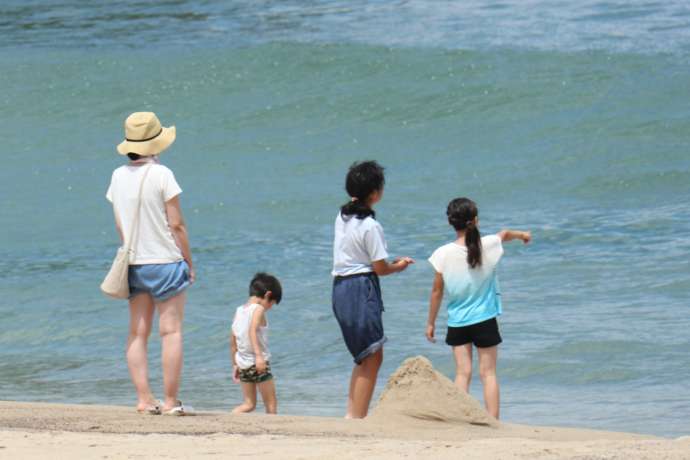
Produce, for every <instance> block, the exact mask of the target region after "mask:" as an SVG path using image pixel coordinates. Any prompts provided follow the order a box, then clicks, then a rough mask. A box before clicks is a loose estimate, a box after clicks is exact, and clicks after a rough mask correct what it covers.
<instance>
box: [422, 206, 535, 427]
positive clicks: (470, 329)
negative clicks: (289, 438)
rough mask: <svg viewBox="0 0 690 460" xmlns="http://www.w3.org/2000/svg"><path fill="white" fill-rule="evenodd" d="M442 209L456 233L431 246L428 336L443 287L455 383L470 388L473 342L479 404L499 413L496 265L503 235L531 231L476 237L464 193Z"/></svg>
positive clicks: (473, 213) (474, 213)
mask: <svg viewBox="0 0 690 460" xmlns="http://www.w3.org/2000/svg"><path fill="white" fill-rule="evenodd" d="M446 214H447V216H448V223H449V224H450V225H452V226H453V228H454V229H455V234H456V237H457V239H456V240H455V241H453V242H451V243H448V244H445V245H443V246H441V247H440V248H438V249H436V250H435V251H434V253H433V254H432V255H431V257H430V258H429V262H430V263H431V265H432V266H433V267H434V270H435V272H436V273H435V276H434V284H433V287H432V289H431V299H430V302H429V319H428V323H427V327H426V337H427V339H428V340H429V341H430V342H435V341H436V340H435V338H434V330H435V324H436V317H437V315H438V310H439V307H440V306H441V300H443V294H444V291H445V292H447V293H448V333H447V335H446V343H447V344H448V345H450V346H451V347H453V355H454V356H455V368H456V375H455V384H456V385H457V386H458V387H460V388H462V389H463V390H464V391H465V392H469V388H470V379H471V377H472V344H474V346H475V347H476V348H477V353H478V355H479V375H480V377H481V380H482V384H483V386H484V404H485V405H486V410H487V411H488V412H489V414H491V415H492V416H494V417H495V418H498V415H499V389H498V379H497V377H496V359H497V356H498V344H499V343H501V341H502V339H501V335H500V333H499V331H498V322H497V321H496V317H498V316H499V315H500V314H501V297H500V291H499V289H498V280H497V279H496V266H497V265H498V262H499V260H500V259H501V256H502V255H503V244H502V243H503V242H504V241H511V240H515V239H519V240H522V241H523V242H524V243H525V244H527V243H529V242H530V240H531V238H532V236H531V234H530V232H522V231H516V230H502V231H500V232H499V233H497V234H495V235H487V236H485V237H481V236H480V234H479V218H478V209H477V205H476V204H475V203H474V201H472V200H470V199H468V198H456V199H454V200H453V201H451V202H450V203H449V204H448V209H447V211H446Z"/></svg>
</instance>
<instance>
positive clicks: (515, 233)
mask: <svg viewBox="0 0 690 460" xmlns="http://www.w3.org/2000/svg"><path fill="white" fill-rule="evenodd" d="M498 237H499V238H501V241H503V242H506V241H513V240H522V242H523V243H525V244H527V243H529V242H530V241H532V232H523V231H520V230H501V231H500V232H498Z"/></svg>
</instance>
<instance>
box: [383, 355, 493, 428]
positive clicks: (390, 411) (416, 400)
mask: <svg viewBox="0 0 690 460" xmlns="http://www.w3.org/2000/svg"><path fill="white" fill-rule="evenodd" d="M401 415H402V416H405V417H412V418H415V419H421V420H435V421H439V422H448V423H471V424H474V425H489V426H497V425H498V422H497V421H496V419H494V418H493V417H491V416H490V415H489V414H488V413H487V412H486V411H485V410H484V408H483V407H482V406H481V405H480V404H479V402H478V401H477V400H476V399H474V398H472V396H470V395H468V394H467V393H465V392H464V391H462V390H460V389H459V388H458V387H456V386H455V384H454V383H453V382H451V381H450V380H449V379H448V378H447V377H446V376H444V375H442V374H440V373H439V372H437V371H436V370H434V367H433V366H432V365H431V361H429V360H428V359H426V358H425V357H423V356H416V357H414V358H408V359H406V360H405V361H404V362H403V363H402V365H401V366H400V367H399V368H398V369H397V370H396V371H395V372H394V373H393V374H392V375H391V376H390V378H389V379H388V383H387V384H386V388H385V389H384V390H383V394H382V395H381V398H380V399H379V403H378V405H377V406H376V408H375V409H374V411H373V412H372V418H377V419H390V418H392V417H395V416H401Z"/></svg>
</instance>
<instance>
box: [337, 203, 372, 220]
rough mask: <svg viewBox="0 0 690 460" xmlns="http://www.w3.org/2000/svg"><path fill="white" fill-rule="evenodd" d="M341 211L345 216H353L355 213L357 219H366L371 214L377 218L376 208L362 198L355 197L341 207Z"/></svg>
mask: <svg viewBox="0 0 690 460" xmlns="http://www.w3.org/2000/svg"><path fill="white" fill-rule="evenodd" d="M340 213H341V214H342V215H343V216H351V215H353V214H354V215H355V216H356V217H357V219H366V218H367V217H369V216H371V217H373V218H374V219H375V218H376V213H375V212H374V210H373V209H371V208H370V207H369V206H367V205H366V204H365V203H364V201H362V200H360V199H354V200H351V201H348V202H347V203H345V204H344V205H342V206H341V207H340Z"/></svg>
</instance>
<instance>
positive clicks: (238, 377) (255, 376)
mask: <svg viewBox="0 0 690 460" xmlns="http://www.w3.org/2000/svg"><path fill="white" fill-rule="evenodd" d="M281 297H282V288H281V286H280V281H278V279H277V278H276V277H274V276H271V275H269V274H267V273H257V274H256V275H254V278H253V279H252V281H251V283H250V284H249V299H248V300H247V303H245V304H244V305H241V306H239V307H237V310H236V312H235V318H234V319H233V321H232V329H231V332H230V349H231V353H230V356H231V359H232V379H233V381H234V382H235V383H238V382H240V383H241V385H242V393H243V394H244V402H243V403H242V404H240V405H239V406H237V407H235V409H233V411H232V412H233V413H243V412H251V411H253V410H254V408H256V389H257V387H258V389H259V392H260V393H261V399H262V401H263V403H264V406H265V407H266V413H268V414H275V413H276V412H277V408H278V400H277V399H276V390H275V385H274V384H273V374H271V365H270V360H271V352H270V351H269V349H268V321H267V320H266V313H267V312H268V311H269V310H270V309H271V308H272V307H273V305H274V304H277V303H280V299H281Z"/></svg>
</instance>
